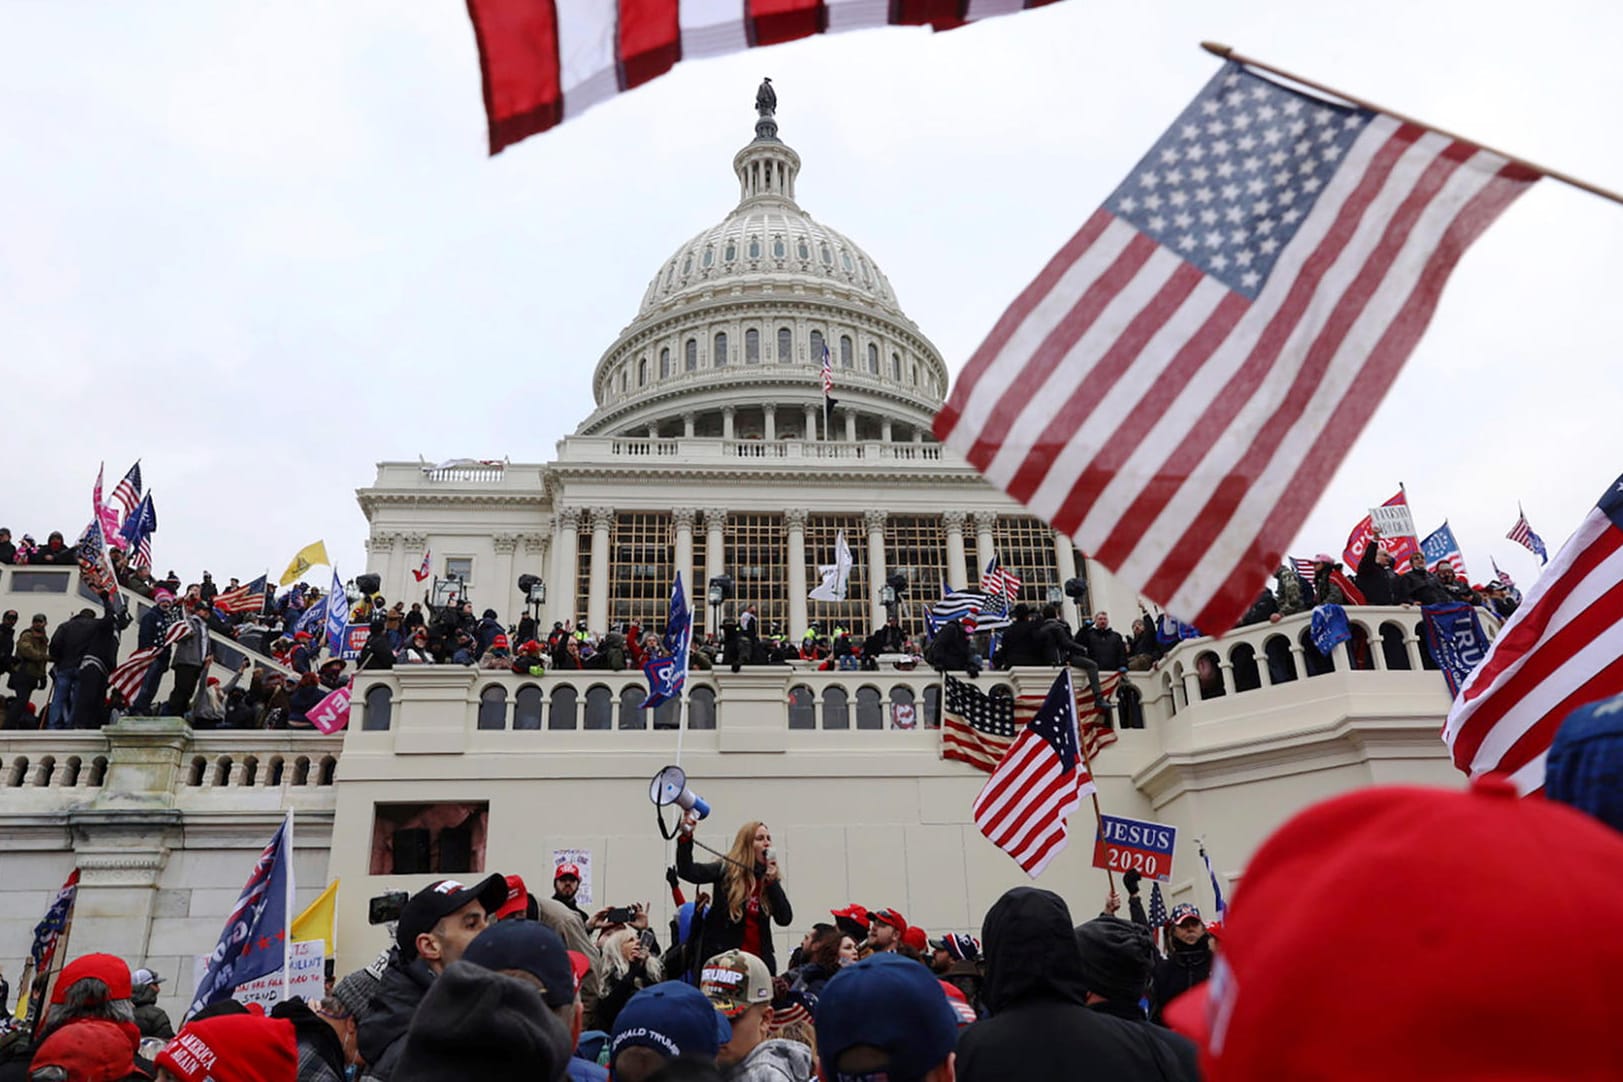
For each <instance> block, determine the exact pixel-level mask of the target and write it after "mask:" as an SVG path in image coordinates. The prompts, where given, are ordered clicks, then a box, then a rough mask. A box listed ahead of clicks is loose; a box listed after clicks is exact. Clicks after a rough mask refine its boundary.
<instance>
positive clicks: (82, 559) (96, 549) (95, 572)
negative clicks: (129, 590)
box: [75, 521, 118, 594]
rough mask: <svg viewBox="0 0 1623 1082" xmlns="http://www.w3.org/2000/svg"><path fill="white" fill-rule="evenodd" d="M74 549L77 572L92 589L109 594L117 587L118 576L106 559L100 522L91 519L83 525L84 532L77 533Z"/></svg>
mask: <svg viewBox="0 0 1623 1082" xmlns="http://www.w3.org/2000/svg"><path fill="white" fill-rule="evenodd" d="M75 551H76V552H77V553H78V557H79V573H80V574H81V575H82V576H83V577H84V581H85V582H86V583H88V584H89V585H90V588H91V589H92V590H94V591H95V592H96V593H98V594H111V593H112V592H113V591H115V590H117V589H118V578H117V576H115V575H114V574H113V568H112V564H110V563H109V562H108V559H107V546H106V545H105V544H104V543H103V539H102V535H101V523H99V522H94V521H93V522H91V524H90V525H88V526H86V527H85V532H84V533H82V534H80V535H79V542H78V544H77V545H76V546H75Z"/></svg>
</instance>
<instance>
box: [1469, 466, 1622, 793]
mask: <svg viewBox="0 0 1623 1082" xmlns="http://www.w3.org/2000/svg"><path fill="white" fill-rule="evenodd" d="M1618 692H1623V477H1620V478H1618V479H1617V481H1615V482H1614V483H1613V484H1612V486H1611V487H1610V488H1608V489H1607V490H1606V494H1605V495H1603V496H1602V497H1601V498H1600V501H1599V503H1597V504H1596V506H1595V508H1594V509H1593V510H1591V511H1590V512H1589V514H1588V515H1587V516H1585V518H1584V520H1583V522H1581V523H1579V524H1578V531H1577V532H1576V533H1574V534H1573V535H1572V537H1570V538H1569V539H1568V540H1567V543H1566V544H1565V545H1563V546H1562V547H1561V551H1560V552H1558V553H1556V555H1555V560H1554V562H1552V563H1551V565H1550V568H1549V570H1548V571H1546V572H1545V573H1544V574H1543V575H1541V576H1540V577H1539V580H1538V581H1537V582H1536V583H1534V584H1533V587H1532V589H1531V590H1529V591H1528V592H1527V597H1526V599H1525V600H1524V601H1523V602H1522V604H1521V606H1520V607H1519V608H1517V610H1516V611H1515V613H1514V614H1513V615H1512V616H1511V617H1510V619H1508V620H1506V621H1505V626H1504V627H1502V628H1501V629H1500V630H1499V635H1498V637H1497V638H1495V639H1494V640H1493V643H1492V645H1491V646H1489V647H1488V652H1487V654H1486V655H1485V656H1484V657H1483V659H1482V661H1481V662H1480V663H1478V665H1477V667H1476V668H1475V669H1473V670H1472V672H1471V675H1470V676H1469V677H1467V678H1466V681H1465V683H1464V684H1463V685H1462V686H1461V687H1460V693H1459V695H1458V696H1457V697H1456V698H1455V700H1454V705H1453V707H1452V708H1451V709H1450V710H1449V712H1448V721H1447V723H1446V724H1445V725H1444V726H1443V742H1444V743H1446V744H1447V745H1448V747H1449V750H1450V752H1451V753H1452V755H1453V757H1454V765H1455V766H1457V767H1459V768H1460V769H1461V770H1463V771H1465V772H1466V773H1467V774H1469V775H1470V776H1471V777H1473V778H1474V777H1478V776H1480V775H1482V774H1488V773H1498V774H1507V775H1509V776H1510V779H1511V781H1512V782H1514V783H1515V785H1516V788H1517V789H1518V790H1519V791H1521V792H1522V793H1530V792H1532V791H1534V790H1536V789H1539V788H1542V787H1543V785H1544V758H1545V755H1546V754H1547V753H1548V752H1549V750H1550V742H1551V740H1553V739H1554V737H1555V731H1556V729H1557V727H1559V726H1560V724H1561V722H1562V721H1563V720H1564V719H1565V718H1566V716H1567V715H1568V714H1570V713H1571V712H1572V711H1573V710H1574V709H1576V708H1577V707H1579V706H1582V705H1583V704H1585V703H1590V702H1594V701H1595V700H1596V699H1604V698H1606V697H1607V696H1609V695H1616V694H1617V693H1618Z"/></svg>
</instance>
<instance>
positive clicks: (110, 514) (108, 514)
mask: <svg viewBox="0 0 1623 1082" xmlns="http://www.w3.org/2000/svg"><path fill="white" fill-rule="evenodd" d="M106 469H107V464H106V463H105V462H104V463H102V464H101V465H100V466H98V467H97V468H96V490H95V492H93V493H91V497H90V502H91V505H92V506H93V507H94V508H95V509H96V521H97V522H99V523H101V535H102V537H103V538H105V539H107V541H108V542H109V543H111V541H112V539H113V538H115V537H117V536H118V511H117V510H115V509H114V508H111V507H108V506H107V505H106V504H105V503H103V502H102V498H101V480H102V474H103V473H104V472H105V471H106Z"/></svg>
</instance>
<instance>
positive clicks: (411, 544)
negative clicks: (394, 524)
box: [400, 533, 428, 549]
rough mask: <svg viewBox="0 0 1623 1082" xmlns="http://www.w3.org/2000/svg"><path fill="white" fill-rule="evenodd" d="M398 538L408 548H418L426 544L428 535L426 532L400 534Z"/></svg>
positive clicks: (424, 546)
mask: <svg viewBox="0 0 1623 1082" xmlns="http://www.w3.org/2000/svg"><path fill="white" fill-rule="evenodd" d="M400 540H401V541H402V542H403V543H404V544H405V546H406V548H408V549H420V548H426V547H427V546H428V535H427V534H426V533H407V534H401V535H400Z"/></svg>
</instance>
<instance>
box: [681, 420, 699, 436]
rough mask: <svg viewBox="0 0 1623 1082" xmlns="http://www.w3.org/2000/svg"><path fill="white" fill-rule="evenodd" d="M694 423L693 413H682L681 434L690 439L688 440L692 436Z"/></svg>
mask: <svg viewBox="0 0 1623 1082" xmlns="http://www.w3.org/2000/svg"><path fill="white" fill-rule="evenodd" d="M695 424H696V421H695V419H694V416H693V414H691V413H684V414H682V436H683V438H685V439H690V440H691V439H692V438H693V431H694V425H695Z"/></svg>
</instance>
